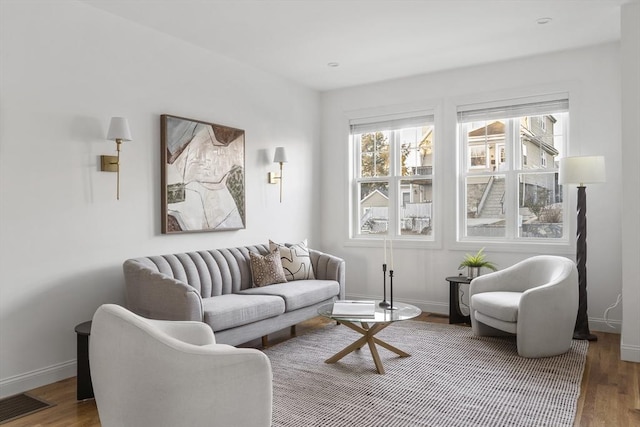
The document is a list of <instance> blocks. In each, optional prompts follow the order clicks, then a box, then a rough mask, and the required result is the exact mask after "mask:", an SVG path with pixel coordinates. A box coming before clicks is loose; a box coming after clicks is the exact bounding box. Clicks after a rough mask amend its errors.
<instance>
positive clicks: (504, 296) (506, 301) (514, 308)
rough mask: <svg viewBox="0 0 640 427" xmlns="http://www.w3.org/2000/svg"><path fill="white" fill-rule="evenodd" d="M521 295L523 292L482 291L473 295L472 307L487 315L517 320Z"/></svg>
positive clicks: (511, 320)
mask: <svg viewBox="0 0 640 427" xmlns="http://www.w3.org/2000/svg"><path fill="white" fill-rule="evenodd" d="M521 297H522V292H481V293H479V294H475V295H473V296H472V297H471V307H472V308H473V309H474V310H477V311H479V312H480V313H482V314H484V315H486V316H491V317H494V318H496V319H499V320H503V321H505V322H517V321H518V305H519V304H520V298H521Z"/></svg>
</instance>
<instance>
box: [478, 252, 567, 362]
mask: <svg viewBox="0 0 640 427" xmlns="http://www.w3.org/2000/svg"><path fill="white" fill-rule="evenodd" d="M469 301H470V309H471V327H472V328H473V332H474V334H475V335H480V336H499V335H505V334H515V335H516V340H517V345H518V354H519V355H520V356H523V357H529V358H536V357H548V356H556V355H559V354H562V353H565V352H567V351H568V350H569V348H570V347H571V340H572V338H573V330H574V328H575V323H576V316H577V313H578V270H577V268H576V266H575V264H574V262H573V261H571V260H570V259H568V258H564V257H560V256H551V255H540V256H534V257H532V258H528V259H526V260H524V261H521V262H519V263H517V264H515V265H513V266H511V267H508V268H505V269H504V270H501V271H497V272H495V273H489V274H486V275H484V276H480V277H477V278H475V279H473V280H472V281H471V285H470V287H469Z"/></svg>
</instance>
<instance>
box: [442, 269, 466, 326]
mask: <svg viewBox="0 0 640 427" xmlns="http://www.w3.org/2000/svg"><path fill="white" fill-rule="evenodd" d="M446 280H447V282H449V324H454V323H471V316H468V315H466V316H465V315H464V314H462V312H461V311H460V285H461V284H466V285H468V284H469V283H471V279H469V278H468V277H467V276H450V277H447V279H446Z"/></svg>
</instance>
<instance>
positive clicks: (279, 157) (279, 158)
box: [273, 147, 287, 163]
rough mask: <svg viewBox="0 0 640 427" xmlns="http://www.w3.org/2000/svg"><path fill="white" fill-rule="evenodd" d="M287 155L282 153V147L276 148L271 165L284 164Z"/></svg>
mask: <svg viewBox="0 0 640 427" xmlns="http://www.w3.org/2000/svg"><path fill="white" fill-rule="evenodd" d="M286 162H287V153H286V152H285V151H284V147H276V154H274V156H273V163H286Z"/></svg>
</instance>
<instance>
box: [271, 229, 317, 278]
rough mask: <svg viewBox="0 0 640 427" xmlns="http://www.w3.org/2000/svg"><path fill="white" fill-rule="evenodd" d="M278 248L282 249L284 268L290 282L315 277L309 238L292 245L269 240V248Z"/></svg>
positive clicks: (281, 257) (281, 256)
mask: <svg viewBox="0 0 640 427" xmlns="http://www.w3.org/2000/svg"><path fill="white" fill-rule="evenodd" d="M276 248H277V249H279V250H280V259H281V260H282V268H283V269H284V276H285V277H286V278H287V281H288V282H291V281H293V280H308V279H311V280H312V279H315V276H314V274H313V266H312V265H311V257H310V256H309V248H307V239H305V240H303V241H302V242H300V243H297V244H295V245H291V246H290V247H286V246H285V245H283V244H280V243H276V242H274V241H272V240H269V250H270V251H272V252H273V250H275V249H276Z"/></svg>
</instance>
